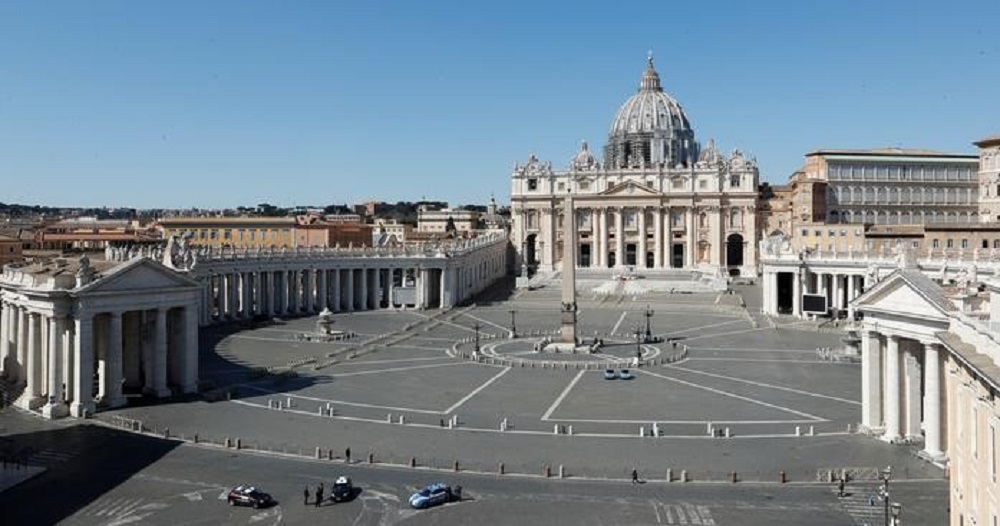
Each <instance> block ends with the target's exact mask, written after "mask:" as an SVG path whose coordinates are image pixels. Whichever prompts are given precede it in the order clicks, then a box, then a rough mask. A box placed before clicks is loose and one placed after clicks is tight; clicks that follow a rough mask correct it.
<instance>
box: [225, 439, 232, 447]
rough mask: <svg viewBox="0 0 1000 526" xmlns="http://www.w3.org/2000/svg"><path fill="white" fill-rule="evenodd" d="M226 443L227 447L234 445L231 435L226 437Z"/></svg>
mask: <svg viewBox="0 0 1000 526" xmlns="http://www.w3.org/2000/svg"><path fill="white" fill-rule="evenodd" d="M225 443H226V447H227V448H231V447H233V443H232V441H231V440H230V439H229V437H226V442H225Z"/></svg>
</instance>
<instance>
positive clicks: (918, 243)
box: [910, 241, 920, 248]
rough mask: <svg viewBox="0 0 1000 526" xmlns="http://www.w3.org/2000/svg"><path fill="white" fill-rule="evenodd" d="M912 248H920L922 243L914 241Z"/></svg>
mask: <svg viewBox="0 0 1000 526" xmlns="http://www.w3.org/2000/svg"><path fill="white" fill-rule="evenodd" d="M910 246H911V247H913V248H920V242H919V241H914V242H913V243H912V244H911V245H910Z"/></svg>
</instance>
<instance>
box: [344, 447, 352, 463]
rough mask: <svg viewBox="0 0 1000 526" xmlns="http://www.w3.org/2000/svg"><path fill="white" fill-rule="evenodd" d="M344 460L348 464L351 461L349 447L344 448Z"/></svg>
mask: <svg viewBox="0 0 1000 526" xmlns="http://www.w3.org/2000/svg"><path fill="white" fill-rule="evenodd" d="M344 461H345V462H347V463H348V464H350V463H351V448H347V449H345V450H344Z"/></svg>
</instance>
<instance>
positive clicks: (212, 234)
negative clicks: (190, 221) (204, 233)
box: [208, 230, 219, 239]
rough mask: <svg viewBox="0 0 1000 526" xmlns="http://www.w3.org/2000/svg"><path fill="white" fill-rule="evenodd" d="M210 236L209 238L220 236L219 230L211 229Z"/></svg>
mask: <svg viewBox="0 0 1000 526" xmlns="http://www.w3.org/2000/svg"><path fill="white" fill-rule="evenodd" d="M208 237H209V239H218V237H219V231H218V230H211V231H209V236H208Z"/></svg>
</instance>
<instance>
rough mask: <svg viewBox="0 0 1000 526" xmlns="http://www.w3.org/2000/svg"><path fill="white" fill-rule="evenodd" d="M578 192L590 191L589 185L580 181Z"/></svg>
mask: <svg viewBox="0 0 1000 526" xmlns="http://www.w3.org/2000/svg"><path fill="white" fill-rule="evenodd" d="M580 190H590V183H589V182H587V181H580Z"/></svg>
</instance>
